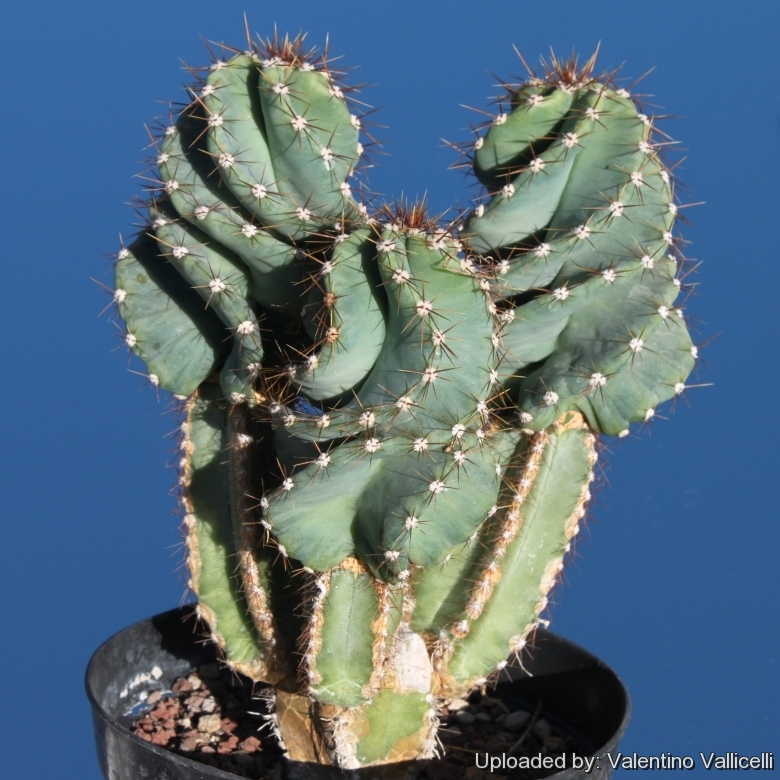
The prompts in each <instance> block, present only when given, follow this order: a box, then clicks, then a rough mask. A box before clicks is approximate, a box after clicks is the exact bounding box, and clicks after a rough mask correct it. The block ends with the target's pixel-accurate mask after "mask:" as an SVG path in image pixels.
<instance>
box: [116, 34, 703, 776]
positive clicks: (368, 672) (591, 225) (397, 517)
mask: <svg viewBox="0 0 780 780" xmlns="http://www.w3.org/2000/svg"><path fill="white" fill-rule="evenodd" d="M361 105H364V104H362V103H360V102H358V101H357V100H355V99H354V98H353V95H352V93H351V91H350V89H349V88H348V87H347V86H346V85H344V84H343V83H342V82H341V81H340V76H339V74H338V73H336V72H334V71H333V70H332V68H331V67H330V66H329V63H328V60H327V58H326V57H324V56H320V55H317V54H316V52H314V51H307V50H306V49H305V48H304V46H303V41H302V38H300V37H299V38H296V39H294V40H290V39H286V38H285V39H279V38H275V39H273V40H270V41H262V42H259V43H251V44H250V45H249V47H248V50H247V51H245V52H243V53H236V52H235V51H233V50H231V51H227V55H226V56H225V58H224V59H221V60H218V61H215V62H213V64H212V65H211V67H210V68H208V69H205V70H204V71H203V72H202V73H200V75H199V80H198V83H197V84H195V85H194V86H193V87H192V88H191V89H190V91H189V93H188V103H187V105H186V106H185V107H184V108H182V109H181V110H180V111H178V112H177V113H175V114H173V115H172V117H171V121H170V123H169V124H168V126H166V127H163V128H161V132H160V134H159V137H157V138H155V155H156V160H154V166H155V167H154V171H155V172H154V174H152V178H153V181H154V183H153V186H152V187H151V197H150V198H149V200H148V202H146V203H144V205H143V209H144V217H145V218H146V219H147V221H148V224H147V225H146V227H144V228H143V229H142V230H141V231H140V233H139V234H138V235H137V237H136V238H135V240H134V241H133V242H132V243H129V244H128V245H127V246H124V247H123V248H122V249H121V251H120V252H119V254H118V257H117V262H116V270H115V273H116V277H115V279H116V289H115V291H114V303H115V305H116V309H117V311H118V313H119V315H120V316H121V318H122V320H123V321H124V325H125V328H126V330H125V333H124V338H125V341H126V343H127V346H128V347H129V348H130V349H131V350H132V352H133V353H135V354H136V355H137V356H138V357H139V358H140V359H141V360H142V361H144V363H145V364H146V367H147V372H148V376H149V379H150V381H151V382H152V384H154V385H155V386H159V387H160V388H164V389H165V390H167V391H169V392H170V393H172V394H174V396H175V397H176V398H177V399H179V401H180V403H181V407H182V410H183V421H182V423H181V437H180V470H179V487H180V497H181V507H182V514H183V518H184V520H183V529H184V533H185V536H186V551H187V564H188V567H189V582H188V584H189V587H190V588H191V589H192V591H194V593H196V594H197V597H198V609H199V614H200V616H201V617H202V618H203V620H204V621H205V623H206V624H207V625H208V626H209V629H210V638H211V640H212V641H213V642H214V643H215V644H216V645H217V646H218V648H219V650H220V651H221V654H222V657H223V658H224V662H225V663H226V664H228V665H230V666H231V667H232V668H234V669H235V670H236V671H238V672H240V673H242V674H245V675H248V676H249V677H250V678H252V679H255V680H265V681H268V682H271V683H273V684H274V685H275V686H276V690H277V695H276V705H275V713H276V714H275V718H276V727H277V729H278V732H279V735H280V737H281V739H282V740H283V743H284V745H285V747H286V749H287V751H288V754H289V756H290V758H292V759H296V760H306V761H317V762H320V763H325V764H327V763H331V764H336V765H338V766H340V767H342V768H344V769H353V768H357V767H362V766H370V765H375V764H384V763H389V762H394V761H400V760H405V759H411V758H426V757H430V756H431V755H432V754H434V752H435V750H436V745H437V738H436V730H437V723H438V712H439V711H440V709H441V707H442V706H443V705H445V704H446V703H447V701H448V700H451V699H452V698H454V697H460V696H463V695H465V694H467V693H468V692H469V691H470V690H471V689H473V688H474V687H475V686H480V685H485V684H486V683H487V682H490V681H493V680H496V679H497V678H498V676H499V675H500V672H501V670H502V669H503V668H504V667H505V666H506V665H507V663H508V659H510V660H511V659H512V658H513V657H514V658H515V659H518V660H519V661H522V654H523V651H524V648H525V647H526V644H527V643H529V642H530V641H531V639H532V637H533V633H534V629H535V628H536V627H537V626H538V625H539V624H540V623H542V622H545V621H544V620H543V614H544V612H545V609H546V607H547V600H548V596H549V594H550V590H551V589H552V588H553V586H554V585H555V583H556V582H557V581H558V579H559V577H560V574H561V570H562V568H563V565H564V560H565V558H566V554H567V552H568V551H569V550H570V547H571V544H572V540H573V538H574V536H575V535H576V534H577V532H578V530H579V527H580V523H581V521H582V518H583V516H584V515H585V511H586V504H587V502H588V499H589V498H590V486H591V483H592V481H593V479H594V466H595V464H596V460H597V437H598V436H600V435H602V436H625V435H626V434H628V432H629V430H630V426H631V424H632V423H642V422H644V421H647V420H649V419H650V418H651V417H652V416H653V414H654V410H655V408H656V406H657V405H658V404H660V403H662V402H664V401H666V400H668V399H670V398H673V397H674V396H675V395H676V394H678V395H679V394H680V393H681V392H682V391H683V390H684V389H685V381H686V378H687V377H688V375H689V373H690V372H691V370H692V368H693V366H694V362H695V358H696V355H697V351H696V347H694V346H693V344H692V342H691V339H690V336H689V334H688V329H687V327H686V323H685V320H684V318H683V314H682V311H681V309H680V308H679V303H678V302H677V301H678V298H679V297H680V294H681V283H680V275H679V271H680V267H681V263H682V260H683V258H682V255H681V254H680V252H679V251H678V247H677V241H676V239H675V237H674V235H673V224H674V221H675V216H676V212H677V207H676V205H675V198H674V183H673V178H672V174H671V172H670V170H669V169H668V168H667V167H666V166H665V164H664V162H663V161H662V159H661V157H660V155H659V145H660V143H658V142H657V140H656V139H657V133H656V130H655V128H654V124H653V120H652V119H651V118H648V117H647V116H646V115H644V114H643V113H642V112H641V109H640V108H639V107H638V105H637V103H636V102H635V100H634V99H633V98H632V96H631V95H630V94H629V93H628V92H627V91H626V90H624V89H619V88H617V86H616V85H615V84H614V82H613V79H612V77H611V76H609V75H607V76H596V75H594V59H593V58H592V59H591V60H589V61H588V62H586V63H585V64H584V65H578V64H577V62H576V60H572V61H569V62H561V61H559V60H557V59H555V58H553V59H552V61H551V62H550V63H549V64H545V67H544V69H543V72H542V74H541V75H540V76H539V77H532V78H530V79H529V80H528V81H526V82H524V83H521V84H516V85H507V86H506V95H505V98H504V99H503V101H502V102H501V107H502V108H501V110H500V112H499V113H498V114H497V115H496V116H495V117H494V118H493V120H492V121H491V122H490V123H488V124H487V125H486V126H483V127H481V128H479V129H478V131H477V138H476V142H472V143H470V144H469V145H468V148H467V149H466V150H465V154H466V158H467V164H468V165H469V166H471V168H472V170H473V173H474V174H475V176H476V177H477V179H478V180H479V182H480V183H481V185H483V187H484V190H483V194H482V196H481V198H480V200H479V201H478V205H476V207H475V208H473V209H472V210H471V211H469V212H467V213H464V214H463V215H461V216H460V217H459V218H458V220H457V222H456V223H454V224H450V225H448V226H447V225H443V224H442V223H441V222H437V221H435V220H431V219H429V218H428V217H426V215H425V213H424V208H423V207H422V206H421V205H419V204H418V205H413V206H405V205H403V204H401V205H397V206H395V207H390V206H382V207H380V208H372V207H371V206H367V205H366V204H365V203H364V202H363V200H362V198H361V189H360V186H359V183H358V182H359V178H355V173H356V171H358V172H359V169H360V164H361V157H362V155H363V154H364V149H363V146H362V145H361V138H362V140H363V142H364V143H366V144H368V142H369V140H370V139H369V138H368V137H367V136H365V135H364V128H363V126H362V125H361V119H360V118H359V117H358V116H357V115H356V113H354V112H355V110H356V108H357V109H359V108H360V106H361Z"/></svg>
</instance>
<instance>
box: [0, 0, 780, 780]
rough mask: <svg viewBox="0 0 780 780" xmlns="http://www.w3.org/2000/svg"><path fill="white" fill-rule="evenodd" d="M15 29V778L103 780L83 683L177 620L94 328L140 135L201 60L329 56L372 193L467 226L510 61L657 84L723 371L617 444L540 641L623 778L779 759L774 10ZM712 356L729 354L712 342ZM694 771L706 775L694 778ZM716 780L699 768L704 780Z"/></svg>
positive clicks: (145, 447)
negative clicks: (594, 684)
mask: <svg viewBox="0 0 780 780" xmlns="http://www.w3.org/2000/svg"><path fill="white" fill-rule="evenodd" d="M13 5H14V7H13V9H11V8H8V7H6V10H5V11H4V12H3V16H4V21H3V24H2V27H3V31H2V52H3V61H4V67H3V78H2V99H3V111H2V118H0V134H2V139H3V141H2V150H3V157H4V161H3V168H2V170H3V180H4V183H3V186H2V190H1V191H0V198H1V199H2V206H1V207H0V218H2V223H3V228H2V250H0V251H1V252H2V274H1V275H0V279H2V284H0V292H1V294H2V305H0V318H2V323H1V326H0V354H1V355H2V360H3V377H4V378H3V381H2V383H1V384H0V392H1V393H2V409H3V415H2V432H3V435H2V447H3V448H2V468H1V469H0V479H1V480H2V483H3V484H2V495H3V500H2V508H3V521H2V525H3V529H2V533H1V535H0V539H1V540H2V543H1V547H2V552H0V555H1V556H2V562H1V565H0V599H2V618H1V620H2V624H0V625H1V627H0V630H2V636H3V640H2V642H0V653H2V662H1V664H2V665H1V666H0V668H2V670H3V673H4V680H3V685H4V689H3V699H4V702H3V706H2V708H0V709H1V711H2V714H1V715H0V718H2V720H3V725H2V730H0V733H2V736H3V742H4V745H5V748H4V750H3V759H2V765H3V767H2V769H1V770H0V774H3V775H4V776H6V777H9V778H10V777H24V778H29V780H34V779H35V778H47V779H48V778H60V777H73V778H83V779H84V780H88V779H89V780H97V778H98V777H99V773H98V769H97V764H96V761H95V758H94V749H93V746H92V734H91V723H90V715H89V710H88V705H87V701H86V699H85V697H84V695H83V692H82V673H83V669H84V666H85V665H86V662H87V660H88V658H89V656H90V654H91V652H92V651H93V650H94V649H95V648H96V647H97V645H98V644H99V643H100V642H102V641H103V640H104V639H105V638H106V637H108V636H109V635H110V634H112V633H113V632H115V631H117V630H119V629H121V628H122V627H124V626H126V625H128V624H130V623H132V622H134V621H136V620H138V619H141V618H144V617H147V616H149V615H151V614H153V613H156V612H159V611H162V610H165V609H167V608H169V607H171V606H174V605H176V604H177V603H179V601H180V600H181V598H182V594H183V589H184V585H183V581H184V578H183V575H182V572H181V571H180V568H179V563H180V550H179V547H178V544H179V537H178V533H177V530H176V525H177V523H176V521H175V519H174V517H173V516H172V514H171V511H172V509H173V506H174V505H173V500H172V499H171V497H170V496H169V492H168V491H169V487H170V485H171V483H172V481H173V476H174V474H173V471H171V470H170V469H166V468H165V465H166V462H168V461H170V460H171V459H172V453H171V446H172V442H171V439H169V438H165V434H166V433H167V432H168V431H169V430H170V429H171V428H172V427H173V423H172V420H171V418H170V417H169V416H167V415H166V401H165V400H164V399H163V398H161V399H159V400H157V399H156V398H155V394H154V392H153V391H152V390H150V389H149V388H148V387H147V388H145V387H144V381H143V379H142V378H141V377H139V376H136V375H134V374H128V373H127V372H126V369H128V368H131V369H140V366H137V365H134V364H133V363H132V362H129V361H128V358H127V356H126V352H125V351H124V349H123V348H119V346H120V338H119V336H118V334H119V330H118V329H117V328H116V327H114V326H113V325H111V324H110V323H109V322H108V321H107V320H106V319H103V320H100V319H98V317H97V313H98V312H99V311H100V310H101V309H102V308H103V306H104V305H105V304H106V303H108V296H105V295H103V294H102V293H101V291H100V290H99V288H97V287H96V285H94V284H92V283H91V282H90V281H89V278H90V277H94V278H96V279H99V280H101V281H103V282H105V283H106V284H108V285H110V284H111V277H110V274H109V273H108V269H109V267H110V263H111V260H110V257H107V256H106V255H107V254H108V253H112V252H115V251H116V250H117V249H118V233H119V232H120V231H121V232H123V233H124V234H125V235H128V234H130V233H131V232H132V228H131V223H132V222H133V219H134V218H133V214H132V212H131V210H130V209H129V208H128V207H127V206H125V205H123V203H124V202H126V201H128V200H130V199H131V197H132V196H133V195H135V194H136V193H138V192H139V191H140V187H141V182H140V181H139V180H138V179H136V180H133V179H132V178H131V177H132V176H133V175H134V174H135V173H137V172H138V171H140V170H141V167H142V166H141V163H140V160H141V158H142V157H143V154H144V152H143V148H144V146H145V144H146V143H147V137H146V135H145V131H144V123H145V122H149V121H150V120H151V119H152V118H153V117H154V116H155V115H156V114H157V113H160V112H161V111H160V106H159V105H158V104H156V103H155V101H161V100H162V101H164V100H168V99H171V98H174V99H178V98H180V97H181V95H182V92H181V90H180V85H181V83H182V81H183V80H184V77H185V74H183V72H182V70H181V62H180V59H182V60H184V61H186V62H188V63H192V64H202V63H204V62H206V60H207V54H206V52H205V51H204V48H203V45H202V43H201V38H200V36H201V35H202V36H204V37H207V38H210V39H212V40H225V41H227V42H230V43H234V44H235V45H237V46H241V45H242V41H243V22H242V14H243V12H244V11H246V12H247V13H248V14H249V18H250V23H251V26H252V29H253V30H255V31H258V32H259V33H260V34H261V35H264V36H265V35H269V34H271V33H272V31H273V25H274V23H276V24H278V27H279V30H280V31H281V32H284V31H291V32H293V33H295V32H298V31H299V30H308V31H309V34H310V36H309V41H310V42H311V43H312V44H317V45H320V44H322V43H323V42H324V40H325V36H326V34H327V33H330V35H331V46H332V49H333V50H334V51H335V52H336V53H338V54H342V55H344V59H343V62H344V64H345V65H359V66H360V68H359V70H357V72H356V73H355V74H354V76H353V80H354V81H361V82H369V83H372V84H375V85H377V86H376V87H374V88H372V89H370V90H369V91H368V92H367V93H366V94H365V97H366V100H368V101H369V102H371V103H372V104H374V105H381V106H383V108H382V110H381V112H379V113H378V114H377V115H376V121H378V122H381V123H382V124H384V125H386V126H387V129H380V130H378V134H379V135H380V137H381V138H383V139H386V147H385V150H386V152H387V153H388V154H389V156H388V157H383V158H381V160H380V161H381V165H380V166H379V167H377V168H376V169H375V170H374V171H372V173H371V185H372V186H373V187H374V189H376V190H378V191H380V192H382V193H384V194H385V195H386V196H387V197H388V198H392V197H397V196H398V195H400V194H401V193H402V192H404V193H406V194H407V195H410V196H415V195H422V194H423V193H424V192H426V191H427V193H428V196H429V200H430V202H431V205H432V207H433V209H434V210H435V211H440V210H444V209H446V208H448V207H450V206H452V205H454V204H455V203H456V202H457V201H459V202H460V203H461V204H464V203H465V202H466V201H467V199H468V195H469V191H468V182H466V181H465V180H464V179H463V178H462V176H461V174H460V173H458V172H453V171H448V170H447V167H448V165H449V164H451V163H452V162H453V159H454V158H453V155H452V153H451V151H449V150H448V149H446V148H444V147H443V146H442V142H441V140H440V139H441V137H447V138H449V139H455V140H458V139H461V140H462V139H465V138H467V137H469V134H468V132H467V130H466V128H467V126H468V124H469V123H470V122H473V121H477V120H478V117H477V115H475V114H470V113H469V112H468V111H466V110H464V109H463V108H461V107H460V104H467V105H471V106H480V107H486V106H487V101H486V97H487V96H488V95H491V94H495V89H493V88H492V85H493V84H494V82H495V78H493V77H491V75H490V74H489V73H488V71H490V72H492V73H496V74H500V75H502V76H507V75H509V74H519V73H521V72H522V67H521V65H520V63H519V61H518V60H517V58H516V56H515V54H514V53H513V51H512V44H516V45H517V46H518V47H519V48H520V49H521V50H522V52H523V53H524V54H525V56H526V58H527V59H529V60H531V61H534V62H535V61H536V59H537V57H538V56H539V55H540V54H546V53H547V52H548V47H549V46H553V47H554V48H555V49H556V51H558V52H559V53H562V54H568V52H569V51H570V50H571V49H572V47H574V48H576V49H577V50H578V51H579V52H580V53H582V54H586V55H587V54H590V52H591V51H593V49H594V48H595V46H596V44H597V43H598V42H599V41H601V44H602V45H601V55H600V60H599V62H600V64H601V66H602V67H605V68H607V67H615V66H618V65H620V64H621V63H623V62H624V61H625V63H626V65H625V68H624V74H625V75H626V76H627V77H629V78H628V81H631V78H632V77H636V76H639V75H641V74H643V73H645V72H646V71H647V70H649V69H650V68H652V67H654V66H656V70H655V71H654V72H653V73H652V74H651V75H650V76H649V77H648V78H647V79H646V80H645V81H644V82H643V85H642V87H641V88H640V90H639V91H642V92H650V93H654V94H655V95H657V96H658V97H657V99H656V102H657V103H659V104H660V105H662V106H663V107H664V111H663V113H668V114H672V115H675V116H678V117H680V118H678V119H676V120H674V121H670V122H669V123H668V124H667V125H666V126H665V127H666V128H667V129H668V131H669V132H671V133H672V134H674V136H675V137H677V138H680V139H682V147H683V148H684V149H685V150H686V152H685V153H686V154H687V150H690V156H689V158H688V159H687V160H686V161H685V162H684V164H683V165H682V167H681V168H680V169H679V170H678V172H679V177H680V178H681V180H682V181H684V182H685V183H686V184H688V185H689V186H690V190H688V191H683V192H682V193H681V195H682V200H683V201H684V202H690V201H706V205H705V206H703V207H699V208H695V209H690V210H688V211H686V212H685V213H686V215H687V216H688V217H689V218H690V220H691V222H692V223H693V227H692V228H690V229H685V235H686V237H687V238H690V239H691V240H692V241H693V243H692V245H691V247H690V250H689V252H688V254H689V255H690V256H691V257H693V258H697V259H701V260H702V261H703V264H702V266H701V268H700V270H699V273H698V274H697V275H696V279H695V280H694V281H696V282H697V283H700V286H699V287H697V288H696V295H695V296H694V297H693V298H692V299H691V301H690V303H689V306H688V314H689V315H690V317H691V318H695V319H696V321H697V323H698V329H697V333H696V334H695V338H696V340H697V341H698V342H699V343H701V342H707V343H706V346H704V347H703V348H702V355H703V361H702V363H701V366H700V371H699V374H698V377H696V378H694V379H692V380H691V382H694V383H702V384H703V383H710V382H712V383H714V385H713V386H712V387H706V388H699V389H692V390H690V391H689V392H688V393H687V395H686V397H685V399H684V401H683V402H682V403H678V404H677V407H676V408H675V409H674V410H673V412H674V413H673V414H672V410H671V409H668V410H667V412H665V413H664V417H668V418H672V419H671V420H670V421H667V420H666V419H656V421H654V422H653V424H652V426H647V427H646V428H645V429H643V430H642V431H640V433H639V436H637V437H632V438H630V439H628V440H625V441H621V442H619V443H618V442H617V441H610V442H608V452H607V453H605V455H606V461H607V462H608V468H607V470H606V472H605V475H604V479H603V481H602V486H601V489H600V490H599V491H598V495H597V498H598V502H597V506H596V508H595V511H594V512H593V513H592V516H591V521H590V524H589V526H588V529H587V532H586V533H585V537H586V538H585V539H584V540H583V541H582V542H581V543H580V545H579V547H578V551H577V552H578V555H577V557H576V559H575V560H574V561H573V563H572V565H570V566H569V567H568V569H567V573H566V583H565V585H564V586H563V587H561V588H559V589H558V590H557V591H556V599H555V601H556V606H555V608H554V610H553V618H554V619H553V628H554V629H555V630H557V631H558V632H560V633H562V634H564V635H566V636H568V637H570V638H571V639H573V640H575V641H576V642H578V643H580V644H582V645H584V646H585V647H587V648H588V649H590V650H592V651H594V652H595V653H597V654H598V655H600V656H601V657H603V658H604V659H605V660H606V661H607V662H609V663H610V664H611V665H613V666H614V668H615V669H617V670H618V671H619V673H620V674H621V675H622V676H623V678H624V679H625V681H626V682H627V683H628V686H629V688H630V690H631V693H632V696H633V701H634V712H635V714H634V720H633V723H632V725H631V727H630V729H629V732H628V734H627V736H626V738H625V742H624V748H625V750H626V751H628V752H630V751H634V750H635V751H637V752H638V753H640V754H644V755H651V754H658V753H661V752H664V751H671V752H672V753H675V754H679V755H686V754H688V755H694V756H696V755H697V753H698V751H704V752H709V751H711V750H714V751H718V752H724V751H726V750H736V751H740V752H741V753H743V754H750V753H758V752H760V751H762V750H774V751H775V752H776V753H777V754H778V758H780V743H779V742H778V734H780V716H779V715H778V713H779V712H780V705H779V704H778V701H780V685H778V640H780V632H779V631H778V628H779V621H778V610H777V605H776V604H777V602H776V599H777V594H778V569H779V568H780V567H778V566H777V556H778V547H779V546H780V545H779V543H780V523H778V512H777V505H778V494H779V491H778V483H779V482H780V480H779V479H778V463H779V459H778V456H777V445H778V433H779V431H778V408H779V407H780V404H778V402H777V400H778V387H779V386H780V374H779V372H778V358H777V355H778V344H779V343H780V342H779V341H778V335H779V334H778V326H777V322H778V303H777V302H778V293H779V292H780V285H778V267H777V247H778V243H780V239H779V235H780V234H779V232H778V228H780V220H779V219H778V208H777V204H778V190H779V188H780V165H779V164H778V149H779V148H780V124H779V122H780V78H779V76H780V69H778V66H777V58H776V55H777V48H778V37H777V32H778V29H780V13H779V12H778V8H780V6H778V4H777V3H775V2H771V3H770V2H752V3H751V2H747V3H743V4H742V5H741V6H740V7H739V8H738V6H737V4H736V3H729V4H728V6H726V5H716V4H711V3H704V2H684V1H681V0H678V1H677V2H654V3H639V2H633V3H632V2H625V0H623V1H622V2H611V1H610V2H591V3H573V2H567V1H566V0H557V1H556V2H554V3H551V4H549V7H548V8H547V9H545V7H544V6H543V5H542V4H539V3H526V2H518V1H517V0H512V2H504V1H503V0H502V1H497V0H486V2H460V1H459V0H458V1H455V0H452V1H451V2H447V3H445V2H427V3H426V2H420V1H419V0H417V1H415V2H411V1H409V0H401V1H400V2H396V3H381V4H380V3H376V4H374V5H369V4H368V3H365V2H345V1H342V2H339V0H331V2H328V3H320V4H315V3H313V2H311V1H310V0H298V2H296V3H291V2H288V3H284V4H282V3H280V4H279V5H278V6H272V5H271V4H268V3H266V4H264V3H252V4H248V3H238V2H233V0H220V2H212V3H205V2H200V1H199V0H188V2H179V1H176V2H172V1H171V2H160V1H159V0H158V2H147V1H146V0H134V2H122V3H119V2H109V3H105V2H103V3H97V2H87V1H86V0H73V1H72V2H67V3H54V2H33V1H30V0H28V1H27V2H17V3H14V4H13ZM713 337H717V338H713ZM699 763H700V762H699ZM699 773H700V774H702V775H703V774H704V770H703V769H702V768H699V769H698V770H697V771H696V774H699Z"/></svg>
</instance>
